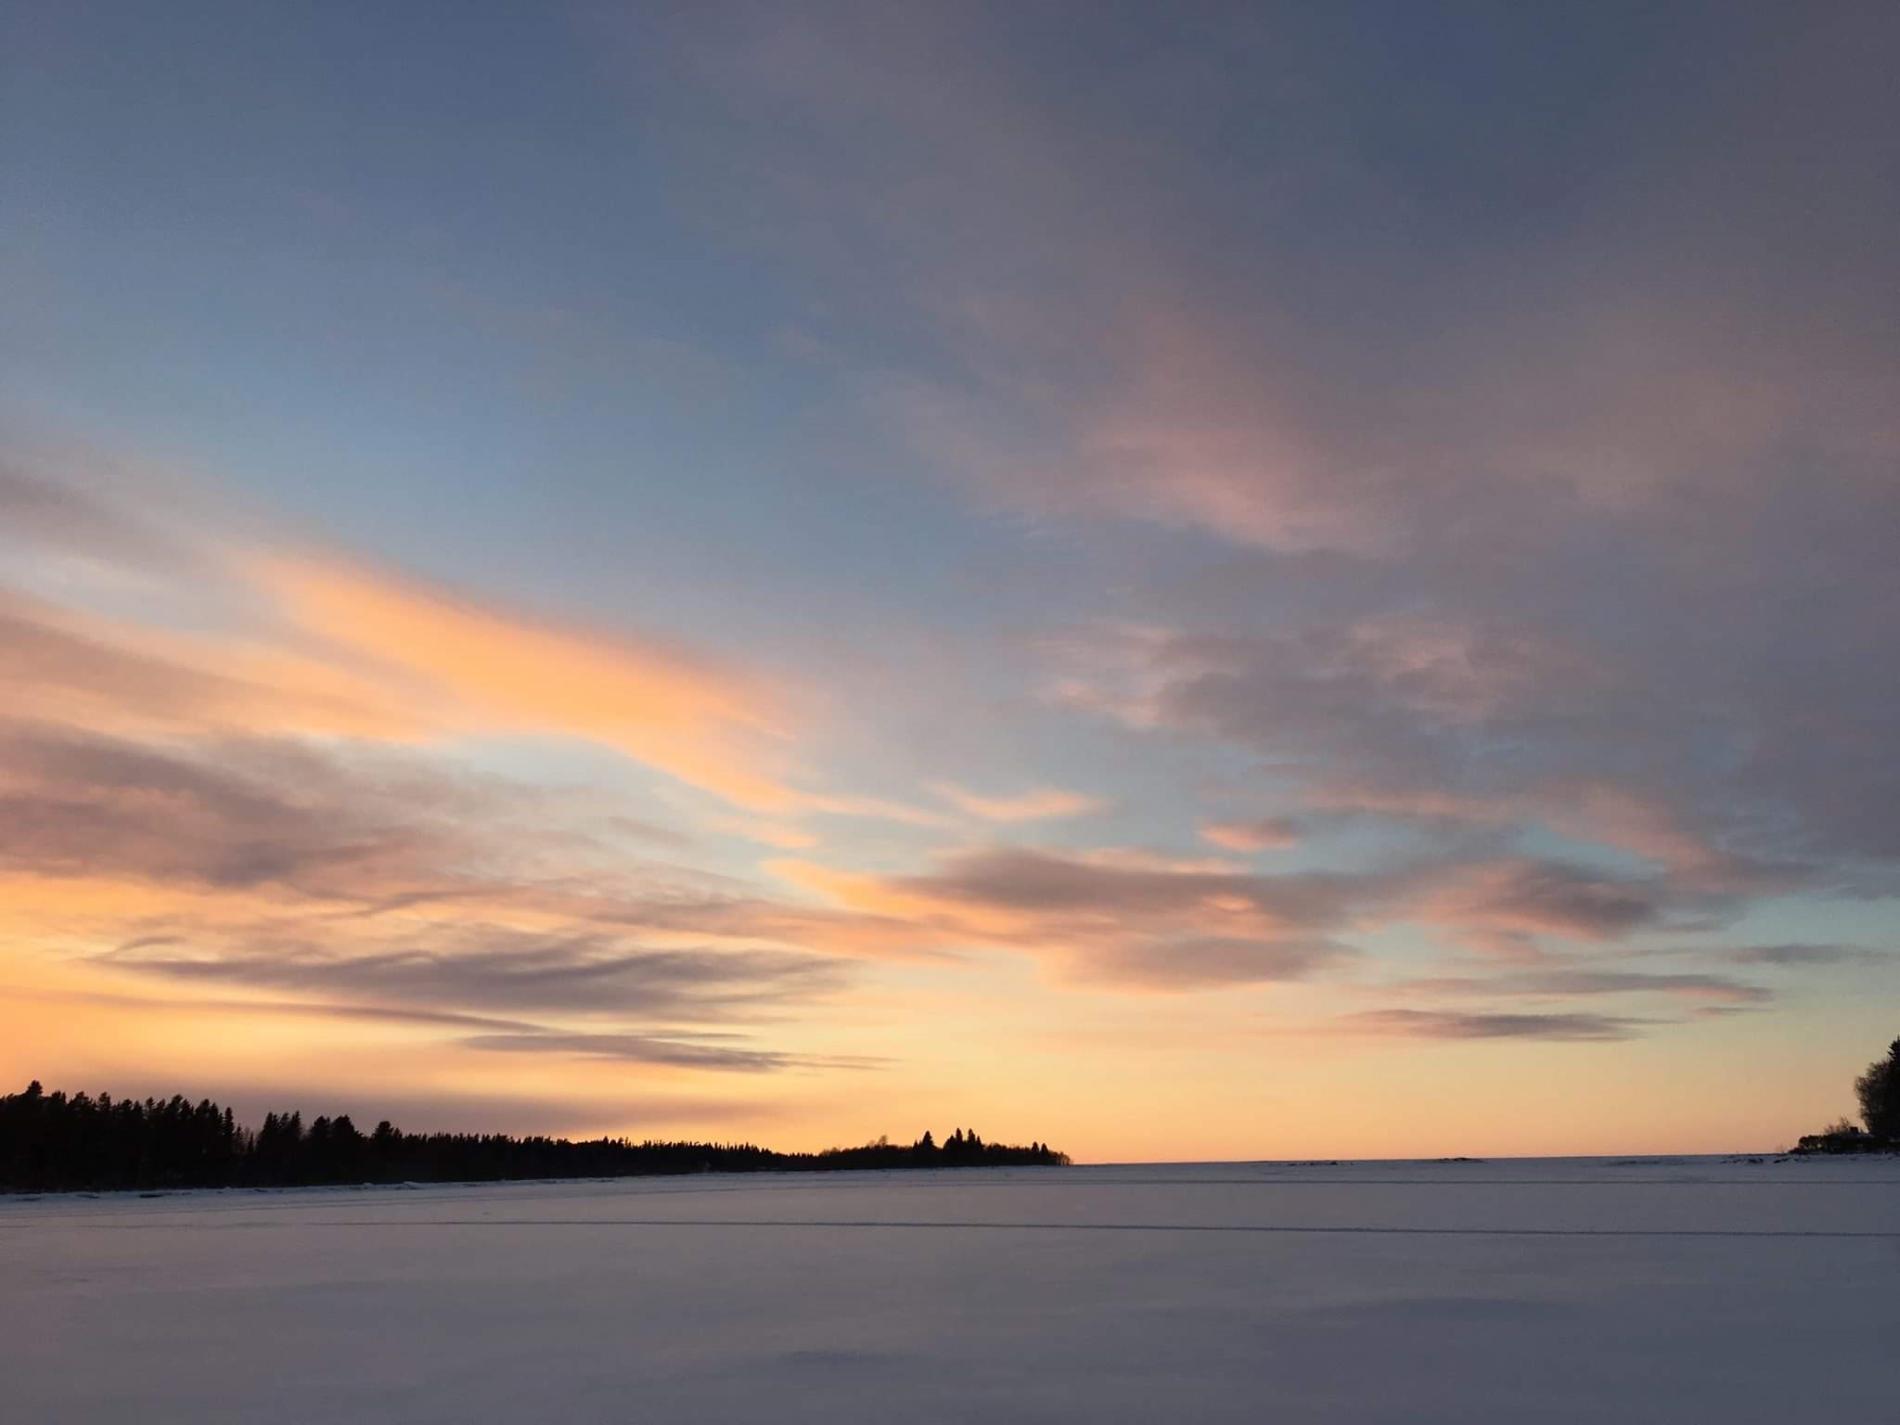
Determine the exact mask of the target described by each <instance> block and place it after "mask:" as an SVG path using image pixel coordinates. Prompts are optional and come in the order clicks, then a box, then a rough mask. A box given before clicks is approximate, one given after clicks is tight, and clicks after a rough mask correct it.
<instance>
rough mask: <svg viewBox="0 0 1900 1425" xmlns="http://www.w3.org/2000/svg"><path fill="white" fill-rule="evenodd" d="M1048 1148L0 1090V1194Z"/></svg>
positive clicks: (900, 1158)
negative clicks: (564, 1129)
mask: <svg viewBox="0 0 1900 1425" xmlns="http://www.w3.org/2000/svg"><path fill="white" fill-rule="evenodd" d="M1068 1161H1069V1157H1068V1154H1066V1153H1060V1152H1057V1151H1056V1150H1055V1149H1053V1148H1051V1147H1049V1145H1048V1144H1046V1143H1031V1144H1029V1145H1028V1146H1027V1147H1021V1146H1015V1145H1011V1144H1005V1143H988V1142H985V1141H984V1140H983V1139H982V1138H981V1137H980V1136H978V1135H977V1134H976V1133H975V1132H973V1131H972V1132H965V1131H964V1130H963V1129H961V1128H959V1129H957V1130H956V1131H955V1132H954V1133H952V1134H951V1135H950V1136H949V1138H947V1139H945V1140H944V1141H943V1143H941V1144H939V1143H938V1142H937V1141H936V1140H935V1139H934V1138H933V1137H932V1136H931V1135H930V1134H929V1133H928V1132H926V1133H925V1134H924V1135H923V1136H922V1137H921V1138H919V1139H918V1140H917V1141H916V1142H915V1143H910V1144H896V1143H891V1142H889V1141H887V1140H886V1139H883V1138H880V1139H878V1141H877V1142H875V1143H868V1144H865V1145H864V1146H862V1147H858V1148H827V1149H825V1150H824V1151H823V1152H819V1153H777V1152H774V1151H772V1150H771V1149H769V1148H759V1147H755V1146H753V1145H752V1144H750V1143H661V1142H652V1141H647V1142H640V1143H635V1142H633V1141H631V1140H629V1139H626V1138H595V1139H589V1140H585V1141H581V1142H574V1141H572V1140H569V1139H566V1138H550V1137H540V1136H532V1137H524V1138H517V1137H513V1136H511V1135H509V1134H506V1133H404V1132H403V1131H402V1130H400V1129H398V1128H397V1127H395V1126H394V1125H393V1124H391V1123H390V1122H389V1121H388V1120H387V1119H385V1120H384V1121H382V1122H381V1123H378V1124H377V1125H376V1127H375V1129H374V1130H373V1131H371V1132H369V1133H365V1132H363V1131H362V1130H361V1129H359V1128H358V1127H357V1126H356V1125H355V1123H354V1122H352V1121H351V1119H350V1117H349V1115H348V1114H340V1115H338V1116H337V1117H334V1118H330V1117H317V1118H313V1119H311V1120H309V1121H308V1122H306V1121H305V1120H304V1117H303V1115H302V1113H300V1112H291V1113H268V1114H266V1115H265V1116H264V1122H263V1124H262V1126H261V1127H259V1128H257V1129H256V1130H252V1129H249V1128H246V1127H244V1126H242V1125H241V1124H239V1123H238V1122H237V1119H236V1116H235V1115H234V1114H233V1113H232V1111H231V1110H230V1109H229V1108H226V1107H222V1106H220V1105H218V1104H215V1103H213V1102H212V1101H211V1100H210V1099H204V1100H201V1101H200V1102H198V1103H195V1104H194V1103H192V1102H191V1101H190V1100H188V1099H186V1098H183V1097H181V1096H174V1097H172V1098H170V1099H156V1098H147V1099H134V1098H116V1099H115V1098H113V1097H112V1096H111V1095H110V1094H103V1093H102V1094H99V1095H97V1096H94V1095H91V1094H85V1093H78V1094H72V1095H70V1096H69V1095H67V1094H64V1093H47V1092H46V1091H45V1090H44V1089H42V1088H41V1087H40V1084H39V1082H38V1081H37V1080H35V1081H34V1082H33V1083H31V1084H28V1085H27V1087H26V1090H25V1092H23V1093H17V1094H7V1095H4V1096H0V1191H9V1192H62V1191H112V1190H143V1191H162V1190H166V1189H173V1188H213V1187H216V1188H227V1187H256V1188H264V1187H312V1186H320V1185H337V1186H342V1185H362V1184H376V1183H384V1184H390V1183H424V1182H427V1183H440V1182H502V1181H514V1180H521V1179H545V1178H610V1177H646V1176H660V1175H669V1174H683V1173H810V1172H840V1171H846V1170H851V1169H891V1168H997V1167H1062V1166H1066V1165H1067V1164H1068Z"/></svg>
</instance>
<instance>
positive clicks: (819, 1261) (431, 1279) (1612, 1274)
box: [0, 1158, 1900, 1425]
mask: <svg viewBox="0 0 1900 1425" xmlns="http://www.w3.org/2000/svg"><path fill="white" fill-rule="evenodd" d="M1897 1342H1900V1161H1895V1160H1892V1159H1887V1160H1860V1161H1842V1160H1835V1161H1782V1160H1773V1159H1770V1160H1767V1161H1734V1160H1723V1159H1712V1158H1691V1159H1646V1160H1632V1161H1624V1162H1613V1161H1608V1160H1601V1159H1569V1160H1550V1159H1546V1160H1540V1161H1510V1162H1475V1163H1464V1162H1459V1163H1404V1162H1391V1163H1348V1164H1307V1165H1300V1164H1261V1163H1239V1164H1193V1165H1186V1166H1155V1165H1144V1166H1140V1167H1089V1168H1073V1169H1068V1170H1061V1169H1003V1170H992V1171H974V1170H967V1171H960V1172H954V1173H895V1174H839V1175H830V1176H824V1177H808V1176H777V1175H774V1176H770V1177H758V1178H754V1177H698V1178H684V1179H680V1178H675V1179H654V1178H646V1179H623V1180H619V1181H614V1182H583V1183H564V1184H546V1183H522V1184H507V1185H471V1186H460V1187H440V1186H431V1187H426V1188H412V1189H391V1188H373V1189H335V1190H315V1191H295V1192H207V1193H183V1194H176V1195H170V1196H163V1197H155V1198H148V1197H140V1196H137V1195H133V1194H109V1195H102V1196H99V1197H93V1198H80V1197H71V1196H63V1197H50V1196H49V1197H45V1198H40V1199H21V1198H15V1199H0V1422H4V1425H104V1422H114V1425H117V1422H126V1421H136V1422H141V1425H167V1422H179V1425H187V1422H188V1423H189V1425H210V1423H211V1422H227V1421H230V1422H236V1421H245V1422H250V1421H270V1422H330V1421H337V1422H343V1421H348V1422H361V1423H362V1425H382V1422H404V1425H409V1422H444V1425H446V1422H456V1425H469V1422H490V1421H492V1422H510V1423H511V1425H512V1423H513V1422H537V1425H538V1422H551V1425H585V1422H595V1421H630V1422H631V1421H638V1422H643V1423H646V1422H672V1421H681V1422H684V1421H692V1422H696V1425H701V1423H702V1422H714V1425H716V1422H725V1421H732V1422H744V1421H772V1422H820V1421H822V1422H827V1425H836V1422H858V1421H864V1422H871V1421H879V1422H882V1421H899V1420H901V1421H917V1422H961V1421H972V1422H974V1421H983V1422H998V1421H1006V1422H1016V1421H1022V1422H1031V1421H1035V1422H1053V1421H1063V1422H1070V1421H1074V1422H1090V1425H1095V1422H1122V1421H1129V1422H1134V1421H1139V1422H1169V1421H1247V1422H1258V1421H1287V1422H1316V1425H1317V1423H1319V1422H1352V1425H1362V1423H1363V1422H1392V1425H1397V1422H1406V1425H1421V1422H1458V1425H1474V1422H1513V1425H1516V1422H1553V1421H1554V1422H1565V1421H1578V1422H1583V1421H1588V1422H1592V1425H1598V1423H1599V1422H1618V1421H1670V1422H1694V1421H1712V1422H1713V1421H1720V1422H1723V1425H1733V1422H1750V1421H1775V1422H1780V1425H1786V1422H1790V1421H1796V1420H1811V1419H1825V1420H1829V1421H1839V1422H1867V1423H1868V1425H1879V1422H1884V1421H1893V1420H1900V1404H1896V1400H1897V1399H1900V1397H1896V1395H1895V1393H1894V1385H1893V1379H1894V1377H1893V1372H1894V1365H1895V1360H1896V1356H1897V1355H1900V1345H1896V1343H1897Z"/></svg>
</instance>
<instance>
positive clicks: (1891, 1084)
mask: <svg viewBox="0 0 1900 1425" xmlns="http://www.w3.org/2000/svg"><path fill="white" fill-rule="evenodd" d="M1854 1094H1855V1097H1857V1098H1858V1099H1859V1100H1860V1117H1861V1122H1862V1123H1865V1124H1866V1125H1867V1126H1866V1127H1865V1128H1862V1127H1860V1126H1859V1124H1854V1123H1849V1122H1848V1121H1847V1120H1846V1119H1845V1118H1843V1119H1841V1120H1840V1121H1839V1122H1838V1123H1835V1124H1833V1125H1832V1126H1831V1127H1828V1128H1825V1129H1823V1130H1822V1131H1821V1132H1819V1133H1809V1134H1806V1135H1805V1136H1804V1137H1803V1138H1802V1139H1801V1142H1800V1143H1799V1144H1798V1145H1797V1146H1796V1147H1795V1149H1794V1151H1795V1152H1797V1153H1900V1039H1896V1040H1894V1041H1893V1043H1892V1044H1891V1045H1890V1046H1888V1049H1887V1057H1886V1058H1884V1059H1876V1060H1874V1062H1873V1063H1871V1064H1869V1065H1868V1066H1867V1072H1866V1073H1864V1074H1862V1075H1861V1076H1860V1077H1859V1078H1857V1079H1855V1080H1854Z"/></svg>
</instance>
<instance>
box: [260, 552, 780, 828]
mask: <svg viewBox="0 0 1900 1425" xmlns="http://www.w3.org/2000/svg"><path fill="white" fill-rule="evenodd" d="M253 572H254V575H255V577H256V578H257V580H258V582H259V583H260V584H261V585H262V586H263V587H264V588H265V589H266V590H268V591H269V592H270V593H271V594H272V595H273V596H274V597H275V598H276V599H277V600H278V601H279V603H280V604H281V606H282V608H283V609H284V611H285V612H286V613H287V614H288V615H289V617H290V618H291V620H292V621H293V622H294V623H295V624H296V626H297V627H298V628H299V629H300V630H301V631H302V632H303V633H305V634H307V635H311V636H314V637H316V638H317V639H320V640H321V641H322V643H323V644H324V645H326V646H327V647H328V648H329V649H331V650H334V651H335V652H337V653H339V654H341V655H342V656H343V657H345V658H346V659H349V660H353V661H355V662H357V663H358V664H359V665H361V666H362V667H364V668H365V669H366V670H367V671H369V672H370V673H371V674H372V675H373V676H374V677H375V678H376V679H377V681H378V682H379V683H381V684H382V685H383V686H385V687H386V688H388V689H389V690H390V691H391V693H392V695H393V696H394V697H395V698H397V699H398V700H400V701H403V702H405V703H407V704H408V705H410V706H412V707H414V708H416V709H417V712H418V715H419V716H421V717H423V718H426V719H429V720H433V721H434V722H436V723H437V724H438V725H439V726H441V727H442V728H444V729H445V730H451V731H459V732H469V733H557V734H563V735H568V736H577V737H586V738H590V739H593V740H595V741H598V742H601V743H604V744H605V745H607V746H609V747H613V748H614V749H616V750H617V751H620V752H623V753H625V754H626V755H627V756H629V757H632V758H633V759H635V760H636V761H639V762H644V763H646V764H647V765H649V766H652V767H655V768H657V769H659V770H660V771H663V772H665V773H667V774H669V775H670V776H674V777H677V778H679V780H681V781H683V782H686V783H688V784H690V785H692V786H696V787H700V788H702V789H704V790H706V791H709V792H712V793H714V794H715V795H717V796H720V797H723V798H725V799H726V800H728V801H731V802H733V803H736V804H737V805H740V806H743V807H746V808H748V809H752V810H759V811H768V812H779V811H785V810H789V809H792V808H794V807H796V806H797V805H798V802H799V795H798V794H797V793H796V792H794V791H793V790H792V789H790V788H789V787H787V786H786V785H785V784H784V782H782V781H781V780H779V779H778V777H776V776H775V775H773V774H772V772H771V771H769V770H768V764H769V763H770V762H772V761H773V760H774V759H773V755H772V754H773V752H774V751H775V750H776V746H775V745H776V744H777V743H778V741H779V740H780V739H782V737H783V736H784V732H783V729H782V727H781V726H780V725H779V716H780V712H779V709H778V708H777V707H776V706H775V703H774V699H773V698H772V697H771V696H770V695H769V694H768V693H767V691H766V690H765V689H764V688H762V687H761V686H759V685H757V684H755V683H754V682H752V681H751V680H748V679H746V678H744V677H741V676H740V675H738V674H736V673H734V672H732V671H730V670H727V669H723V668H718V667H715V666H714V665H713V664H711V663H710V662H708V661H706V660H704V659H700V658H697V657H694V656H692V655H689V654H687V653H685V652H683V651H681V650H677V649H673V648H668V647H664V646H662V645H660V644H658V643H655V642H643V641H636V640H634V639H631V638H627V637H619V636H611V635H607V634H602V633H597V632H593V631H588V630H582V629H577V628H573V627H568V626H562V625H558V624H553V623H547V622H539V621H535V620H531V619H526V618H522V617H519V616H515V615H511V614H504V613H501V612H498V611H496V610H493V609H490V608H487V607H484V606H482V605H479V604H476V603H473V602H470V601H467V600H464V599H460V598H456V597H454V596H451V595H449V594H446V593H443V592H440V591H437V590H433V589H428V588H425V587H423V586H421V585H418V584H413V583H408V582H403V581H398V580H394V579H390V578H386V577H382V576H378V575H373V574H369V573H366V572H363V571H360V570H356V569H351V568H348V567H344V566H340V565H335V564H325V563H320V562H316V561H310V560H290V559H276V558H271V559H263V560H259V561H257V562H256V563H255V564H254V566H253Z"/></svg>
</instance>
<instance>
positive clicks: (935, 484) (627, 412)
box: [0, 0, 1900, 1160]
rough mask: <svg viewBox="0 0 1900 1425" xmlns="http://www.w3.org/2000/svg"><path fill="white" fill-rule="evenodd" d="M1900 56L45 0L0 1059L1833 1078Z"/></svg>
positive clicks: (436, 1096)
mask: <svg viewBox="0 0 1900 1425" xmlns="http://www.w3.org/2000/svg"><path fill="white" fill-rule="evenodd" d="M1897 46H1900V7H1895V6H1892V5H1883V4H1872V3H1869V4H1854V3H1827V0H1822V3H1815V4H1801V5H1791V4H1785V3H1775V4H1764V5H1751V4H1744V3H1732V2H1731V0H1724V2H1723V3H1709V4H1699V3H1694V2H1693V0H1677V3H1671V4H1664V5H1656V4H1650V3H1644V4H1633V3H1632V4H1620V3H1600V4H1592V5H1587V6H1586V5H1573V6H1557V5H1512V4H1446V5H1424V4H1416V3H1410V0H1393V3H1389V4H1357V3H1355V4H1336V5H1335V4H1328V5H1311V4H1289V5H1284V6H1276V5H1253V6H1241V5H1211V6H1195V5H1145V6H1144V5H1116V4H1096V3H1087V4H1075V5H1055V4H1049V5H1039V4H1029V5H1022V4H1014V5H993V6H985V5H977V4H957V5H944V6H925V5H908V4H895V5H894V4H882V3H880V4H866V5H862V6H856V5H842V4H838V5H833V4H815V5H805V6H792V5H785V4H776V3H762V4H757V5H750V4H745V5H740V4H724V3H712V4H680V5H629V6H619V5H610V4H587V5H575V6H558V5H547V6H536V5H513V4H508V5H482V4H454V5H434V6H432V5H403V6H387V5H353V4H324V5H314V4H313V5H308V6H298V5H270V6H257V5H252V4H232V5H229V6H219V5H212V4H180V5H110V4H100V5H81V4H73V5H15V6H10V7H8V8H7V10H6V12H5V18H4V19H3V20H0V234H4V236H3V237H0V1089H4V1090H6V1091H11V1090H13V1089H17V1088H18V1087H20V1086H22V1085H24V1083H25V1082H26V1081H27V1080H28V1079H29V1078H33V1077H38V1078H41V1079H43V1080H44V1081H45V1082H46V1084H47V1085H48V1087H49V1088H50V1087H63V1088H67V1089H80V1088H85V1089H90V1090H98V1089H106V1090H109V1091H111V1092H113V1093H115V1094H117V1093H136V1094H145V1093H164V1094H170V1093H172V1092H175V1091H176V1092H184V1093H186V1094H189V1095H191V1096H193V1097H196V1096H199V1095H211V1096H214V1097H218V1098H220V1099H222V1100H225V1101H229V1102H232V1103H234V1104H235V1105H236V1106H237V1108H238V1110H239V1112H240V1115H242V1116H245V1117H248V1118H251V1119H255V1118H257V1117H260V1116H261V1115H262V1113H263V1111H264V1110H265V1109H267V1108H276V1107H287V1106H291V1105H296V1106H300V1107H302V1108H303V1109H304V1111H305V1112H306V1113H312V1112H336V1111H339V1110H344V1111H348V1112H351V1113H353V1114H355V1115H356V1116H357V1117H358V1119H359V1121H361V1120H363V1119H368V1120H369V1121H371V1122H373V1121H374V1120H375V1119H376V1118H378V1117H384V1116H388V1117H392V1118H394V1119H396V1120H397V1121H398V1122H399V1123H400V1124H401V1125H402V1126H404V1127H406V1128H411V1129H418V1130H420V1129H432V1128H496V1129H509V1130H513V1131H529V1130H533V1131H544V1130H545V1131H558V1132H564V1133H596V1132H603V1131H604V1132H614V1133H623V1132H624V1133H628V1134H631V1135H633V1136H636V1137H640V1136H647V1135H653V1136H662V1137H677V1136H710V1137H718V1138H749V1139H753V1140H756V1141H761V1142H765V1143H768V1144H771V1145H773V1146H775V1147H781V1148H817V1147H823V1146H826V1145H829V1144H835V1143H845V1142H861V1141H865V1140H868V1139H871V1138H875V1137H876V1136H877V1135H878V1134H880V1133H888V1134H890V1135H891V1136H892V1137H893V1138H894V1139H895V1138H902V1139H909V1138H912V1137H914V1136H915V1135H916V1134H917V1133H919V1132H921V1131H922V1130H923V1129H925V1128H927V1127H928V1128H931V1129H934V1130H935V1131H936V1132H937V1133H938V1134H939V1135H940V1136H941V1135H942V1134H944V1133H947V1132H948V1131H949V1130H950V1129H951V1128H953V1127H955V1126H957V1125H972V1124H973V1125H975V1126H976V1127H978V1128H979V1129H980V1130H981V1131H982V1132H983V1134H984V1136H985V1137H990V1138H1000V1139H1006V1140H1010V1141H1027V1140H1028V1139H1030V1138H1042V1139H1047V1140H1049V1141H1051V1142H1053V1143H1055V1144H1056V1145H1057V1146H1059V1147H1063V1148H1066V1149H1068V1150H1069V1151H1070V1152H1072V1153H1073V1154H1075V1156H1076V1157H1077V1158H1078V1159H1089V1160H1111V1159H1189V1158H1265V1157H1304V1156H1315V1155H1324V1156H1345V1155H1352V1156H1370V1157H1378V1156H1411V1155H1429V1154H1452V1153H1471V1154H1506V1153H1524V1154H1530V1153H1599V1152H1600V1153H1614V1152H1625V1151H1628V1152H1637V1151H1651V1152H1666V1151H1716V1150H1726V1149H1750V1148H1773V1147H1778V1146H1782V1145H1784V1144H1786V1143H1787V1142H1789V1141H1790V1140H1792V1138H1793V1137H1795V1136H1796V1135H1798V1134H1799V1133H1801V1132H1804V1131H1809V1130H1812V1129H1815V1128H1818V1127H1820V1126H1821V1125H1822V1124H1823V1123H1824V1122H1825V1121H1827V1120H1828V1119H1831V1118H1833V1117H1835V1116H1837V1115H1839V1114H1841V1113H1843V1112H1847V1111H1851V1109H1852V1107H1853V1102H1852V1095H1851V1089H1850V1083H1851V1079H1852V1077H1853V1074H1854V1073H1855V1071H1857V1070H1858V1069H1859V1068H1860V1067H1861V1066H1863V1065H1864V1064H1865V1063H1866V1062H1867V1061H1868V1060H1869V1059H1871V1058H1873V1057H1875V1056H1876V1055H1877V1054H1878V1053H1880V1052H1883V1051H1884V1049H1885V1047H1886V1045H1887V1043H1888V1041H1889V1040H1891V1039H1892V1038H1893V1037H1894V1035H1895V1034H1900V933H1897V931H1896V927H1897V926H1900V656H1896V655H1897V652H1900V341H1897V340H1896V332H1900V282H1896V280H1895V277H1896V262H1895V257H1894V254H1895V252H1896V251H1900V142H1897V141H1896V135H1900V98H1897V97H1896V96H1897V95H1900V90H1897V89H1896V87H1895V85H1894V80H1893V55H1894V54H1895V52H1896V47H1897Z"/></svg>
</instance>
